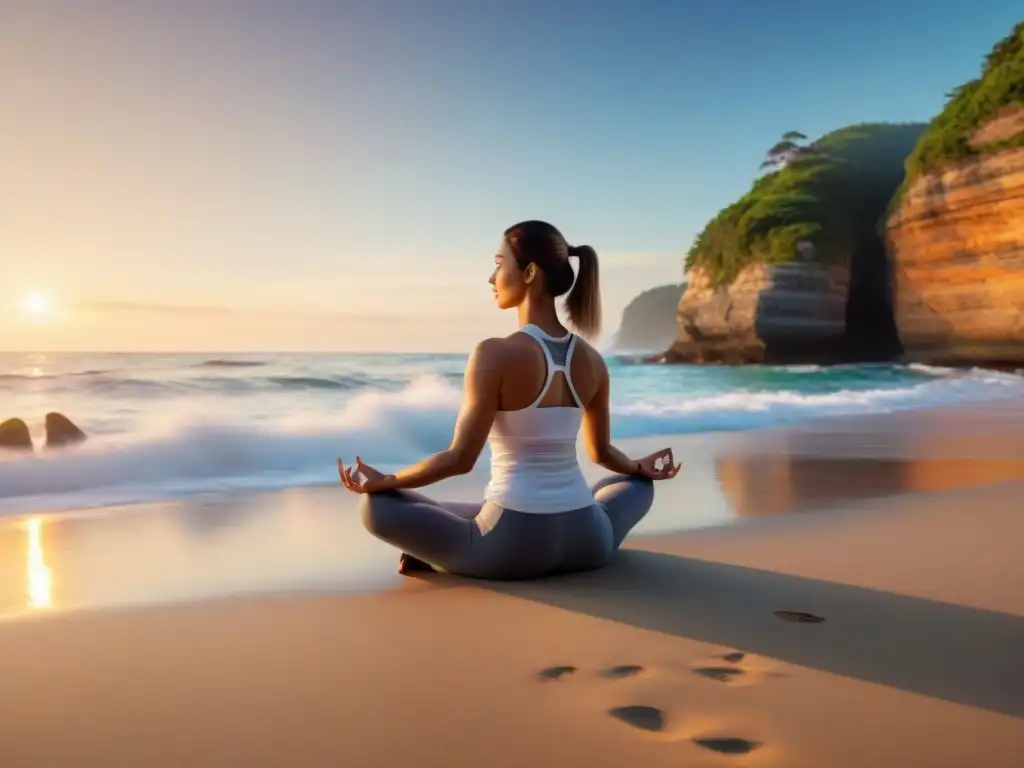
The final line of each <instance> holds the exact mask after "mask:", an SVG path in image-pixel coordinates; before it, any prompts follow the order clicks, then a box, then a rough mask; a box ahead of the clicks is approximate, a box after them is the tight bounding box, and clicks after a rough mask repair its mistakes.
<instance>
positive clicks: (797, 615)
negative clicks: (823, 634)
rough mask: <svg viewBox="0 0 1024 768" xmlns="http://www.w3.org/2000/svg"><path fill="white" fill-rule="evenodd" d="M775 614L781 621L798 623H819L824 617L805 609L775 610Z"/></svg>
mask: <svg viewBox="0 0 1024 768" xmlns="http://www.w3.org/2000/svg"><path fill="white" fill-rule="evenodd" d="M774 613H775V615H776V616H777V617H778V618H780V619H782V620H783V621H793V622H796V623H798V624H820V623H821V622H823V621H824V620H825V619H823V618H822V617H821V616H815V615H814V614H813V613H807V612H805V611H775V612H774Z"/></svg>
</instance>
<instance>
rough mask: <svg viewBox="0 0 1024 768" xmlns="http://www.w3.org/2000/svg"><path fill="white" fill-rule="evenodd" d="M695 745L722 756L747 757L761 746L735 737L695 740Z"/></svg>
mask: <svg viewBox="0 0 1024 768" xmlns="http://www.w3.org/2000/svg"><path fill="white" fill-rule="evenodd" d="M693 743H694V744H696V745H697V746H699V747H704V749H710V750H711V751H712V752H718V753H719V754H720V755H746V754H749V753H750V752H753V751H754V750H755V749H757V748H758V747H760V746H761V745H760V744H759V743H758V742H756V741H749V740H748V739H740V738H736V737H734V736H721V737H705V738H700V739H694V740H693Z"/></svg>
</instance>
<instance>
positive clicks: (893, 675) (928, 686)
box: [474, 549, 1024, 717]
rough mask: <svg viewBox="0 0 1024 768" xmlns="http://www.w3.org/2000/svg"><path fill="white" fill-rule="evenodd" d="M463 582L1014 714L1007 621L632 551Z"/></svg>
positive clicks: (1022, 646)
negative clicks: (784, 615) (791, 614)
mask: <svg viewBox="0 0 1024 768" xmlns="http://www.w3.org/2000/svg"><path fill="white" fill-rule="evenodd" d="M474 585H479V586H481V587H483V588H485V589H490V590H493V591H496V592H500V593H502V594H506V595H510V596H513V597H518V598H522V599H525V600H532V601H535V602H538V603H543V604H545V605H549V606H554V607H557V608H563V609H565V610H569V611H574V612H577V613H582V614H586V615H588V616H593V617H596V618H599V619H607V620H609V621H616V622H621V623H623V624H629V625H631V626H634V627H638V628H640V629H647V630H652V631H655V632H662V633H665V634H670V635H676V636H678V637H685V638H690V639H693V640H699V641H703V642H708V643H716V644H718V645H723V646H728V647H731V648H738V649H741V650H743V651H747V652H751V653H758V654H762V655H765V656H770V657H773V658H776V659H780V660H782V661H786V662H790V663H792V664H797V665H800V666H805V667H811V668H814V669H818V670H821V671H824V672H830V673H833V674H837V675H843V676H846V677H851V678H856V679H859V680H863V681H866V682H871V683H878V684H881V685H886V686H889V687H892V688H898V689H901V690H904V691H908V692H910V693H917V694H922V695H926V696H932V697H935V698H938V699H943V700H946V701H950V702H955V703H959V704H966V705H968V706H973V707H978V708H981V709H986V710H991V711H994V712H1000V713H1003V714H1006V715H1011V716H1014V717H1024V618H1021V617H1018V616H1013V615H1010V614H1005V613H997V612H994V611H987V610H981V609H977V608H969V607H964V606H958V605H952V604H949V603H941V602H936V601H933V600H927V599H922V598H916V597H907V596H904V595H898V594H894V593H890V592H881V591H876V590H871V589H864V588H860V587H852V586H847V585H843V584H837V583H834V582H827V581H819V580H816V579H808V578H802V577H798V576H790V575H784V574H779V573H774V572H770V571H762V570H756V569H753V568H746V567H741V566H735V565H724V564H721V563H714V562H707V561H702V560H695V559H691V558H685V557H678V556H674V555H669V554H661V553H654V552H647V551H643V550H637V549H629V550H623V551H621V552H620V553H619V554H618V555H617V556H616V558H615V560H614V561H613V563H612V564H611V565H609V566H608V567H607V568H605V569H603V570H600V571H593V572H590V573H583V574H575V575H570V576H560V577H558V578H552V579H543V580H538V581H527V582H474ZM776 611H797V612H808V613H810V614H813V615H815V616H817V617H822V618H824V621H823V622H820V623H811V624H806V623H799V622H797V623H793V622H790V621H784V620H780V617H778V616H776V615H775V612H776Z"/></svg>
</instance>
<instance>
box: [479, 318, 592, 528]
mask: <svg viewBox="0 0 1024 768" xmlns="http://www.w3.org/2000/svg"><path fill="white" fill-rule="evenodd" d="M519 330H520V331H521V332H522V333H525V334H526V335H527V336H530V337H531V338H533V339H534V340H535V341H536V342H537V343H538V344H539V345H540V348H541V351H543V352H544V360H545V362H546V363H547V371H548V372H547V378H546V379H545V380H544V386H543V387H542V388H541V390H540V394H539V395H537V399H536V400H534V401H533V403H532V404H531V405H529V406H527V407H526V408H522V409H520V410H518V411H498V413H497V415H496V416H495V418H494V425H493V426H492V427H491V434H490V438H489V442H490V446H491V481H490V483H488V485H487V489H486V490H485V491H484V498H485V499H486V500H487V501H490V502H491V503H493V504H497V505H498V506H500V507H504V508H505V509H514V510H516V511H518V512H530V513H535V514H551V513H555V512H568V511H569V510H572V509H580V508H581V507H589V506H590V505H591V504H593V503H594V495H593V494H592V493H591V491H590V487H589V486H588V485H587V482H586V480H585V479H584V477H583V472H582V470H581V469H580V464H579V460H578V459H577V456H576V438H577V436H578V434H579V431H580V424H581V423H582V421H583V407H582V406H581V405H580V399H579V396H578V395H577V394H576V388H575V387H573V385H572V375H571V374H570V373H569V371H570V367H571V365H572V353H573V350H574V349H575V347H576V336H575V335H573V334H571V333H567V334H566V335H565V336H563V337H561V338H555V337H554V336H550V335H549V334H547V333H545V332H544V331H542V330H541V329H540V328H538V327H537V326H535V325H527V326H525V327H523V328H520V329H519ZM558 372H561V373H562V374H563V375H564V376H565V383H566V385H567V386H568V388H569V393H570V394H571V395H572V399H573V400H574V401H575V402H576V406H575V407H573V406H555V407H543V408H542V407H540V406H539V403H540V401H541V400H542V399H543V398H544V395H545V394H547V391H548V388H549V387H550V386H551V381H552V379H554V377H555V374H556V373H558Z"/></svg>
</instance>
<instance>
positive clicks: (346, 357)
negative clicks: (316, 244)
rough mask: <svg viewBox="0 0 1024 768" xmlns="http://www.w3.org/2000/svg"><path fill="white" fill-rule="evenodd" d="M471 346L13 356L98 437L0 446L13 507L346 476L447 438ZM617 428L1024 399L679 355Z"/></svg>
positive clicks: (932, 380) (8, 503)
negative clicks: (683, 359) (362, 463)
mask: <svg viewBox="0 0 1024 768" xmlns="http://www.w3.org/2000/svg"><path fill="white" fill-rule="evenodd" d="M464 365H465V357H464V356H461V355H424V354H406V355H400V354H378V355H372V354H333V355H311V354H250V355H219V356H216V357H211V356H210V355H130V354H88V355H86V354H70V353H67V354H52V353H47V354H11V353H7V354H0V419H3V418H7V417H10V416H19V417H21V418H23V419H25V420H26V421H27V422H28V423H29V425H30V427H31V428H32V430H33V432H34V436H35V438H36V439H37V440H38V439H39V438H40V436H41V435H40V430H41V426H42V419H43V415H44V414H45V413H46V412H47V411H51V410H57V411H61V412H63V413H65V414H67V415H68V416H69V417H71V418H72V419H73V420H74V421H75V422H76V423H78V424H80V425H81V426H82V427H83V428H84V429H85V430H86V432H88V433H89V434H90V436H91V437H92V439H90V440H89V441H88V442H87V443H86V444H85V445H83V446H81V447H79V448H77V449H75V450H73V451H69V452H65V453H60V452H43V451H40V452H39V453H37V454H36V455H35V456H31V457H24V456H17V455H14V454H8V455H0V512H7V513H11V512H23V511H28V510H33V509H38V508H43V507H45V508H48V509H55V508H56V509H59V508H72V507H78V506H87V505H94V504H109V503H123V502H129V501H141V500H150V499H161V498H178V497H184V496H189V495H191V494H195V493H201V492H207V491H211V490H213V491H223V490H229V491H230V490H259V489H270V488H285V487H295V486H302V485H311V484H320V483H331V482H334V481H335V479H336V478H335V468H334V465H333V459H334V457H335V456H338V455H342V456H347V455H350V454H352V453H353V452H354V451H356V450H359V451H360V452H361V453H362V454H363V456H364V458H366V460H367V461H370V462H371V463H373V464H375V465H377V466H380V467H382V468H391V467H397V466H399V465H402V464H406V463H409V462H412V461H416V460H418V459H419V458H422V457H423V456H424V455H425V454H427V453H430V452H433V451H436V450H439V449H441V448H443V447H444V446H446V445H447V444H448V442H449V440H450V438H451V431H452V427H453V425H454V422H455V416H456V413H457V410H458V407H459V401H460V397H461V384H462V370H463V366H464ZM609 368H610V371H611V376H612V392H613V394H612V408H613V413H614V419H613V433H614V435H615V436H616V437H639V436H643V435H651V434H684V433H696V432H710V431H720V430H742V429H756V428H763V427H771V426H778V425H785V424H794V423H799V422H803V421H807V420H810V419H814V418H817V417H822V416H835V415H843V414H861V413H863V414H868V413H884V412H889V411H896V410H904V409H909V408H921V407H928V406H934V405H947V404H956V403H970V402H982V401H987V400H992V399H997V398H1003V397H1008V396H1015V395H1020V394H1021V393H1022V392H1024V379H1022V378H1021V377H1018V376H1013V375H1010V374H1001V373H995V372H991V371H981V370H968V371H954V370H950V369H943V368H927V367H922V366H892V365H851V366H838V367H833V368H820V367H816V366H746V367H728V366H666V365H654V364H641V363H638V362H635V361H633V360H631V359H630V358H627V357H610V358H609Z"/></svg>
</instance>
